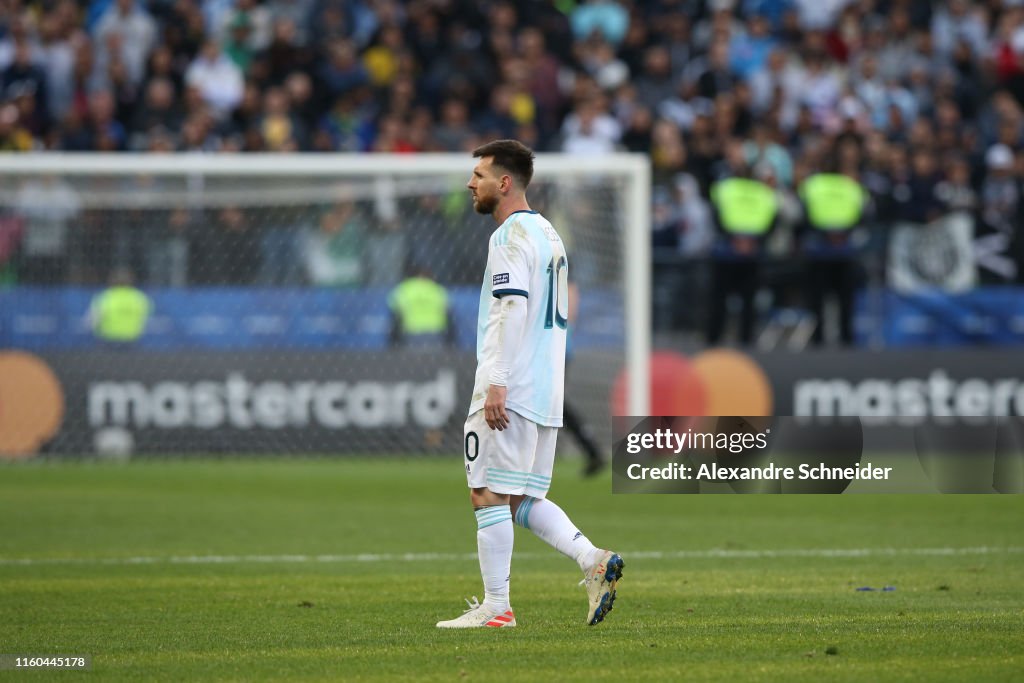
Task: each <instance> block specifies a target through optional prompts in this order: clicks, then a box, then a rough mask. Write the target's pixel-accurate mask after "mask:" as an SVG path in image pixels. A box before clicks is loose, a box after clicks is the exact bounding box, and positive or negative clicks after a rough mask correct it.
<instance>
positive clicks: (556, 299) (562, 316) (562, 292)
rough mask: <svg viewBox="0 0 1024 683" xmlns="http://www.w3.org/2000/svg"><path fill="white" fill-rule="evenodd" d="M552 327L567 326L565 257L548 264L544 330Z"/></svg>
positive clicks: (563, 327) (567, 269)
mask: <svg viewBox="0 0 1024 683" xmlns="http://www.w3.org/2000/svg"><path fill="white" fill-rule="evenodd" d="M553 325H558V327H559V328H561V329H563V330H564V329H565V328H566V327H568V325H569V262H568V261H566V260H565V256H559V257H558V261H557V262H556V261H555V259H554V258H552V259H551V262H550V263H548V305H547V310H546V311H545V314H544V329H545V330H550V329H551V328H552V326H553Z"/></svg>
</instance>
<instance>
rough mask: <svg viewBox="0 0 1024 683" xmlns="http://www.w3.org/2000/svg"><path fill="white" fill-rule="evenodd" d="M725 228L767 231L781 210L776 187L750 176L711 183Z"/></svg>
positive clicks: (752, 232)
mask: <svg viewBox="0 0 1024 683" xmlns="http://www.w3.org/2000/svg"><path fill="white" fill-rule="evenodd" d="M711 200H712V201H713V202H714V203H715V207H716V208H717V209H718V216H719V220H720V221H721V223H722V229H723V230H725V231H726V232H728V233H731V234H733V235H750V236H754V237H756V236H758V235H763V234H764V233H766V232H768V230H769V229H770V228H771V227H772V222H773V221H774V220H775V214H776V213H777V212H778V210H779V206H778V200H776V198H775V190H773V189H772V188H770V187H769V186H768V185H766V184H764V183H762V182H760V181H758V180H751V179H749V178H726V179H725V180H720V181H718V182H717V183H715V184H714V185H712V186H711Z"/></svg>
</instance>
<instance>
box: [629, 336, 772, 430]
mask: <svg viewBox="0 0 1024 683" xmlns="http://www.w3.org/2000/svg"><path fill="white" fill-rule="evenodd" d="M627 386H628V375H627V373H626V371H625V370H623V371H622V372H620V373H619V375H618V377H616V379H615V384H614V385H613V387H612V414H613V415H627V414H628V413H627V412H626V411H627V408H626V405H627V402H626V387H627ZM772 407H773V397H772V385H771V382H769V381H768V376H767V375H765V374H764V370H762V369H761V367H760V366H759V365H758V364H757V363H755V362H754V361H753V359H751V358H750V356H748V355H746V354H744V353H740V352H739V351H733V350H731V349H709V350H707V351H703V352H701V353H699V354H697V355H696V356H694V357H693V358H687V357H686V356H684V355H683V354H681V353H676V352H674V351H656V352H654V353H653V354H651V415H660V416H674V415H689V416H701V415H713V416H722V415H742V416H749V417H754V416H768V415H771V414H772Z"/></svg>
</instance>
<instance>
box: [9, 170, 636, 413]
mask: <svg viewBox="0 0 1024 683" xmlns="http://www.w3.org/2000/svg"><path fill="white" fill-rule="evenodd" d="M472 167H473V163H472V159H470V158H468V156H467V155H465V154H289V155H281V154H139V153H125V154H66V153H42V152H40V153H29V154H18V155H14V154H4V155H0V176H2V177H4V178H10V177H16V176H27V175H31V174H55V175H91V174H103V173H116V174H131V173H142V174H149V175H174V176H181V175H189V174H201V175H206V176H236V177H237V176H267V175H277V176H280V175H289V174H294V175H302V176H307V177H308V176H330V177H337V178H343V177H350V176H361V177H366V176H367V175H373V176H381V177H387V176H391V177H394V178H398V177H403V176H423V175H430V174H450V175H457V174H465V176H466V178H467V180H468V179H469V174H470V172H471V170H472ZM592 174H599V175H605V176H614V177H618V178H621V179H623V180H624V181H625V183H626V188H627V190H626V193H625V207H624V209H625V218H626V225H625V234H624V235H623V244H624V247H625V253H624V254H623V255H622V257H623V274H624V283H623V286H624V289H625V291H624V292H623V303H624V307H625V317H626V319H625V324H626V330H625V333H626V334H625V338H626V367H627V369H628V373H629V383H628V393H627V408H628V413H629V414H630V415H638V416H639V415H647V414H648V412H649V409H650V380H649V378H650V354H651V313H650V310H651V246H650V239H651V238H650V235H651V230H650V224H651V166H650V159H649V158H648V157H647V155H644V154H625V153H616V154H607V155H600V156H596V155H595V156H572V155H567V154H543V153H542V154H538V155H537V159H536V162H535V177H538V178H545V177H564V176H566V175H570V176H586V175H592Z"/></svg>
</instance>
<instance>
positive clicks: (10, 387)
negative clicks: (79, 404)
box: [0, 351, 64, 458]
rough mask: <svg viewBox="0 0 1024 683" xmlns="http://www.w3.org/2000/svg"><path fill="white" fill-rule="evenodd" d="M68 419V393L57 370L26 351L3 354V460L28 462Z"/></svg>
mask: <svg viewBox="0 0 1024 683" xmlns="http://www.w3.org/2000/svg"><path fill="white" fill-rule="evenodd" d="M63 418H64V392H63V390H62V389H61V386H60V382H59V381H57V376H56V375H54V374H53V370H51V369H50V367H49V366H48V365H47V364H46V363H44V362H43V361H42V360H41V359H39V358H38V357H36V356H33V355H32V354H30V353H25V352H24V351H2V352H0V457H6V458H27V457H29V456H31V455H34V454H35V453H36V452H37V451H38V450H39V447H40V446H42V445H43V444H44V443H46V442H47V441H49V440H50V439H51V438H52V437H53V435H54V434H56V433H57V430H58V429H59V428H60V423H61V421H62V420H63Z"/></svg>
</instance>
